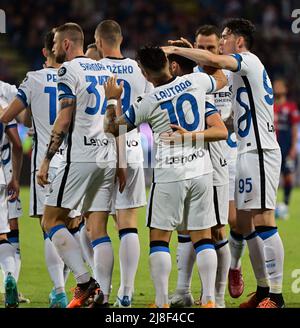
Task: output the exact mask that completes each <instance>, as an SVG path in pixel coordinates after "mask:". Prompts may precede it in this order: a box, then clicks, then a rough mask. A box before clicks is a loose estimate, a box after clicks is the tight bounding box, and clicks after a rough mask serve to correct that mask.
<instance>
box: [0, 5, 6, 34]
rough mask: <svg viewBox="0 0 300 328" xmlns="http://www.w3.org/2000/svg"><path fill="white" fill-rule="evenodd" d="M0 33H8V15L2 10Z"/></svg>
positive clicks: (0, 12)
mask: <svg viewBox="0 0 300 328" xmlns="http://www.w3.org/2000/svg"><path fill="white" fill-rule="evenodd" d="M0 33H6V15H5V11H4V10H2V9H0Z"/></svg>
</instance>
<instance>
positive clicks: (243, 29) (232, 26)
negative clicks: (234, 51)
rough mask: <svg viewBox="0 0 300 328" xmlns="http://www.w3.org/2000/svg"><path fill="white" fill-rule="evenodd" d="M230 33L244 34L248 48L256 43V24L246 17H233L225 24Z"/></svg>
mask: <svg viewBox="0 0 300 328" xmlns="http://www.w3.org/2000/svg"><path fill="white" fill-rule="evenodd" d="M226 27H227V28H228V30H229V32H230V33H233V34H235V35H237V36H242V37H243V38H244V39H245V42H246V47H247V49H249V50H250V49H251V48H252V46H253V43H254V33H255V26H254V25H253V24H252V23H251V22H250V21H249V20H248V19H244V18H231V19H229V20H227V21H226V22H225V24H224V28H226Z"/></svg>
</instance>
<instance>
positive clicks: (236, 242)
mask: <svg viewBox="0 0 300 328" xmlns="http://www.w3.org/2000/svg"><path fill="white" fill-rule="evenodd" d="M228 241H229V248H230V253H231V263H230V269H239V268H240V267H241V265H242V263H241V258H242V257H243V254H244V252H245V248H246V241H245V240H244V238H243V236H242V235H240V234H237V233H235V232H233V231H232V230H231V231H230V235H229V238H228Z"/></svg>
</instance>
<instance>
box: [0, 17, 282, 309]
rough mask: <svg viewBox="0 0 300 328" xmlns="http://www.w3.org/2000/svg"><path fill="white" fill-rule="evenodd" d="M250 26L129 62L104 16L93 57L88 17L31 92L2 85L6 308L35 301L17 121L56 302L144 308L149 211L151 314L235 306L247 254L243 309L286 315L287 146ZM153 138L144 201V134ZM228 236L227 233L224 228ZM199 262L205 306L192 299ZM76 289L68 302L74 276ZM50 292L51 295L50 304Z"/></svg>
mask: <svg viewBox="0 0 300 328" xmlns="http://www.w3.org/2000/svg"><path fill="white" fill-rule="evenodd" d="M254 30H255V28H254V26H253V24H252V23H251V22H250V21H248V20H245V19H230V20H228V21H227V22H226V23H225V25H224V26H223V27H222V28H221V29H220V30H219V28H217V27H215V26H212V25H203V26H200V27H199V28H198V29H197V31H196V33H195V40H194V42H193V44H192V43H190V42H189V41H188V40H186V39H184V38H180V39H179V40H174V41H169V43H168V45H160V46H144V47H142V48H140V49H139V50H137V55H136V60H132V59H129V58H126V57H124V56H123V55H122V52H121V44H122V39H123V38H122V31H121V27H120V26H119V24H118V23H117V22H116V21H113V20H104V21H102V22H100V23H99V25H98V26H97V27H96V29H95V44H94V45H90V46H89V47H88V49H87V52H86V53H84V33H83V31H82V28H81V27H80V26H79V25H78V24H76V23H65V24H63V25H61V26H58V27H55V28H53V29H52V30H51V31H49V32H48V33H47V34H46V36H45V42H44V47H43V50H42V51H43V55H44V56H45V58H46V61H45V65H44V68H43V69H41V70H38V71H33V72H28V74H27V75H26V77H25V79H24V80H23V82H22V83H21V84H20V86H19V88H18V89H17V88H15V87H14V86H11V85H9V84H7V83H5V82H2V81H0V111H1V112H0V155H1V158H2V161H1V164H0V207H1V212H0V267H1V269H2V271H3V273H4V279H5V283H4V287H5V306H6V307H17V306H18V305H19V303H20V302H22V301H26V299H25V298H24V297H23V296H22V294H21V293H20V292H19V291H18V289H17V281H18V276H19V271H20V249H19V242H18V233H19V230H18V218H19V217H20V216H21V204H20V201H19V198H18V196H19V178H20V172H21V167H22V147H21V143H20V138H19V135H18V130H17V123H18V122H21V123H23V124H25V125H26V126H28V127H30V128H31V129H30V131H32V134H33V152H32V158H31V177H30V216H31V217H35V218H38V219H39V222H40V226H41V231H42V232H43V234H44V246H45V260H46V264H47V269H48V271H49V275H50V277H51V280H52V282H53V289H52V290H51V291H50V294H49V302H50V307H51V308H65V307H67V308H79V307H86V306H87V307H91V308H97V307H100V308H103V307H108V306H109V304H110V302H111V301H113V302H115V303H114V306H115V307H122V308H128V307H131V306H134V305H135V304H134V282H135V277H136V276H138V275H139V272H138V263H139V257H140V243H139V237H138V229H137V226H138V222H137V220H138V209H139V208H140V207H143V206H145V205H146V203H147V214H146V218H145V220H146V225H147V227H148V228H149V244H150V247H149V254H150V255H149V275H151V278H152V281H153V285H154V288H155V300H154V303H153V305H151V307H154V308H168V307H191V306H194V305H198V306H200V307H202V308H215V307H216V308H225V307H226V305H225V299H224V298H225V289H226V286H227V281H228V288H229V293H230V296H231V297H233V298H238V297H240V296H241V295H242V293H243V290H244V284H247V281H244V280H243V275H242V267H241V258H242V256H243V253H244V250H245V247H246V246H248V249H249V255H250V260H251V265H252V269H253V272H254V275H255V278H256V284H257V289H256V291H254V292H253V294H251V297H250V298H249V299H248V300H247V301H245V302H244V303H241V304H240V307H241V308H256V307H258V308H282V307H284V306H285V303H284V299H283V296H282V280H283V262H284V248H283V244H282V241H281V238H280V235H279V232H278V230H277V227H276V223H275V215H274V209H275V206H276V195H277V189H278V185H279V179H280V166H281V152H280V149H279V145H278V143H277V140H276V135H275V128H274V113H273V111H274V109H273V107H274V96H273V90H272V85H271V81H270V79H269V77H268V73H267V71H266V69H265V68H264V66H263V64H262V63H261V61H260V60H259V58H258V57H257V56H256V55H255V54H254V53H252V52H251V49H252V46H253V43H254V37H253V35H254ZM142 123H147V124H148V125H149V126H150V128H151V130H152V132H153V140H154V145H153V148H154V151H155V163H154V164H153V166H154V167H153V181H152V185H151V189H150V192H149V199H148V201H146V192H145V178H144V169H143V150H142V147H141V137H140V132H139V127H140V125H141V124H142ZM109 215H112V216H113V217H114V219H115V222H116V228H117V229H118V232H119V237H120V249H119V254H120V286H119V289H118V294H117V298H116V300H111V299H110V298H109V296H110V292H111V281H112V272H113V267H114V255H113V249H112V243H111V240H110V237H109V235H108V232H107V222H108V217H109ZM227 224H229V225H230V236H229V237H228V238H227V236H226V225H227ZM174 230H176V231H177V235H178V246H177V269H178V270H177V271H178V276H177V287H176V291H175V292H174V293H173V294H172V295H169V293H168V291H169V288H168V283H169V275H170V272H171V266H172V262H171V255H170V248H169V242H170V238H171V234H172V232H173V231H174ZM194 264H196V267H197V270H198V273H199V278H200V280H201V286H202V289H201V297H200V299H198V300H195V299H194V298H193V295H192V293H191V278H192V270H193V266H194ZM70 272H71V273H72V274H73V275H74V278H75V279H76V282H77V286H76V288H75V291H74V295H73V298H72V299H71V300H70V301H68V300H67V295H66V292H65V282H66V280H67V278H68V275H69V273H70ZM47 296H48V295H45V297H47Z"/></svg>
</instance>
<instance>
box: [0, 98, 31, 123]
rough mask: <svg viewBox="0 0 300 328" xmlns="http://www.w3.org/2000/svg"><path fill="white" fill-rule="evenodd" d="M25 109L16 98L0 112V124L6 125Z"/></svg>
mask: <svg viewBox="0 0 300 328" xmlns="http://www.w3.org/2000/svg"><path fill="white" fill-rule="evenodd" d="M25 108H26V106H25V105H24V103H23V102H22V101H21V99H19V98H18V97H16V98H15V99H14V100H13V101H12V102H11V103H10V104H9V105H8V107H7V108H6V109H5V110H3V111H2V112H0V122H2V123H4V124H8V123H9V122H11V121H12V120H13V119H15V118H17V116H18V115H19V114H20V113H21V112H22V111H23V110H24V109H25Z"/></svg>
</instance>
